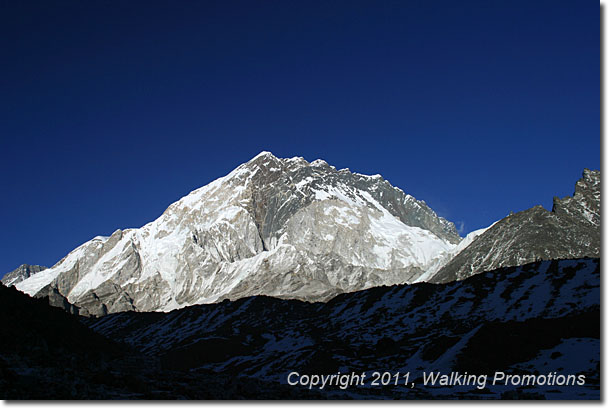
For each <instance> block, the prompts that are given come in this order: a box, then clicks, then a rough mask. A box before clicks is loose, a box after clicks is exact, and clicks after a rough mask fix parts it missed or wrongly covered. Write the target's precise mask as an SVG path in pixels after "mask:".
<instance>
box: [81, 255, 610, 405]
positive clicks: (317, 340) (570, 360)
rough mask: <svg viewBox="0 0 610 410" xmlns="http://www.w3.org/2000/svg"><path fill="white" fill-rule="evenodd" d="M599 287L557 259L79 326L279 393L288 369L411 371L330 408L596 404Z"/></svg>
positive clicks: (585, 264) (166, 362)
mask: <svg viewBox="0 0 610 410" xmlns="http://www.w3.org/2000/svg"><path fill="white" fill-rule="evenodd" d="M599 282H600V270H599V259H579V260H558V261H557V260H556V261H545V262H536V263H531V264H528V265H524V266H521V267H513V268H502V269H498V270H495V271H493V272H488V273H483V274H480V275H476V276H473V277H471V278H468V279H466V280H464V281H460V282H452V283H448V284H429V283H417V284H412V285H395V286H391V287H378V288H374V289H368V290H364V291H359V292H355V293H348V294H342V295H339V296H337V297H335V298H333V299H332V300H330V301H328V302H325V303H313V304H312V303H306V302H301V301H297V300H279V299H274V298H269V297H263V296H256V297H250V298H244V299H240V300H238V301H235V302H229V301H224V302H222V303H220V304H210V305H200V306H191V307H187V308H184V309H180V310H176V311H173V312H169V313H135V312H124V313H119V314H112V315H107V316H105V317H103V318H96V319H93V318H90V319H83V320H84V322H85V323H87V324H88V325H89V326H90V327H91V328H92V329H93V330H95V331H97V332H99V333H101V334H102V335H104V336H106V337H108V338H110V339H113V340H116V341H120V342H124V343H128V344H130V345H131V346H133V347H135V348H137V349H138V350H139V351H140V352H143V353H145V354H147V355H149V356H151V357H156V358H159V359H160V360H161V365H162V367H163V368H165V369H167V370H169V369H171V370H178V371H187V370H188V371H212V372H217V373H218V374H221V375H223V376H227V375H240V376H247V377H251V378H256V379H258V380H261V381H263V382H266V384H267V385H268V386H270V387H272V386H278V387H279V386H282V385H283V386H286V380H287V376H288V375H289V374H290V372H293V371H296V372H299V373H300V374H336V373H337V372H342V373H350V372H352V371H354V372H356V373H358V374H360V373H361V372H363V371H364V372H368V374H369V375H370V374H371V372H372V371H375V370H377V371H381V372H383V371H389V372H391V373H392V374H394V373H395V372H403V373H404V372H411V376H412V379H413V380H414V381H415V383H416V387H415V388H409V387H404V386H402V385H399V386H393V385H392V386H391V388H387V389H383V388H372V387H371V386H370V385H369V386H368V387H364V388H357V387H356V388H350V389H348V390H347V391H344V390H340V389H339V388H334V389H333V388H327V389H326V390H324V391H321V390H317V391H319V392H320V393H321V394H324V395H325V396H326V397H330V398H333V397H334V398H342V397H345V396H347V397H352V398H373V397H381V398H407V399H408V398H456V397H463V398H511V397H512V398H518V397H522V398H549V399H574V398H589V399H599V396H600V392H599V388H600V385H599V376H600V374H599V364H600V362H599V358H600V340H599V338H600V313H599V306H600V289H599ZM424 371H425V372H433V371H440V372H445V373H448V372H451V371H458V372H465V371H466V372H469V373H470V374H489V375H491V376H490V377H493V374H494V372H496V371H503V372H506V373H510V374H536V373H539V374H548V373H550V372H556V373H557V374H578V375H583V376H584V377H585V378H586V383H585V385H584V386H560V387H558V386H553V385H548V386H546V385H545V386H540V387H535V388H532V387H531V386H529V387H527V386H526V387H523V388H522V387H519V386H516V387H515V386H511V385H509V386H491V385H488V386H487V388H486V389H484V390H479V389H477V388H476V387H474V386H463V387H454V386H449V387H446V388H444V389H443V388H438V387H437V388H433V387H430V386H427V387H426V386H423V385H422V381H421V374H422V372H424ZM369 381H370V378H369ZM292 388H293V389H294V390H296V391H299V387H298V386H295V387H292ZM301 391H302V393H303V394H305V393H306V392H307V391H308V390H307V388H306V387H303V388H301Z"/></svg>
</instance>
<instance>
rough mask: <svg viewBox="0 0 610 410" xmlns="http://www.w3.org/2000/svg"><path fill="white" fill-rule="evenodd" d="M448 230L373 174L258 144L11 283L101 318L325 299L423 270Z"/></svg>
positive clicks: (445, 242)
mask: <svg viewBox="0 0 610 410" xmlns="http://www.w3.org/2000/svg"><path fill="white" fill-rule="evenodd" d="M460 239H461V238H460V237H459V235H458V234H457V231H456V229H455V226H454V225H453V224H452V223H450V222H448V221H446V220H445V219H443V218H440V217H438V216H437V215H436V214H435V213H434V211H432V210H431V209H430V208H429V207H428V206H427V205H426V204H425V203H424V202H422V201H417V200H416V199H414V198H413V197H411V196H410V195H406V194H405V193H404V192H403V191H401V190H400V189H397V188H395V187H393V186H392V185H390V184H389V183H388V182H387V181H385V180H384V179H383V178H382V177H381V176H379V175H376V176H365V175H360V174H357V173H352V172H350V171H349V170H339V171H337V170H336V169H335V168H334V167H332V166H330V165H328V164H327V163H326V162H324V161H322V160H317V161H314V162H311V163H309V162H307V161H305V160H304V159H303V158H296V157H295V158H290V159H279V158H276V157H274V156H273V155H272V154H270V153H268V152H263V153H261V154H259V155H257V156H256V157H255V158H253V159H252V160H251V161H249V162H247V163H245V164H242V165H241V166H239V167H238V168H236V169H235V170H234V171H233V172H231V173H230V174H229V175H227V176H225V177H223V178H220V179H218V180H216V181H214V182H212V183H210V184H208V185H206V186H205V187H203V188H200V189H197V190H195V191H193V192H191V193H190V194H189V195H187V196H185V197H184V198H182V199H180V200H179V201H177V202H175V203H174V204H172V205H170V206H169V207H168V209H167V210H166V211H165V212H164V213H163V215H161V217H159V218H158V219H157V220H155V221H153V222H151V223H149V224H147V225H145V226H143V227H142V228H139V229H126V230H117V231H116V232H114V233H113V234H112V235H111V236H110V237H99V236H98V237H95V238H94V239H92V240H91V241H89V242H87V243H85V244H83V245H81V246H80V247H78V248H77V249H75V250H74V251H72V252H71V253H70V254H69V255H67V256H66V257H65V258H64V259H62V260H61V261H60V262H58V263H57V264H56V265H55V266H53V267H52V268H50V269H47V270H45V271H42V272H40V273H38V274H36V275H34V276H31V277H29V278H27V279H25V280H23V281H22V282H19V283H17V284H16V286H17V288H18V289H20V290H22V291H24V292H26V293H28V294H30V295H36V294H38V293H40V292H43V293H44V294H48V292H49V288H48V287H49V286H50V288H51V289H56V290H57V292H59V293H60V294H61V295H64V296H65V297H66V298H67V299H68V301H69V302H70V303H72V304H74V305H77V306H78V307H80V308H81V313H85V314H87V313H88V314H93V315H103V314H106V313H109V312H119V311H128V310H137V311H154V310H163V311H168V310H171V309H175V308H179V307H182V306H188V305H193V304H199V303H210V302H214V301H217V300H222V299H224V298H230V299H237V298H240V297H245V296H251V295H270V296H277V297H288V298H298V299H302V300H311V301H319V300H328V299H330V298H331V297H333V296H335V295H337V294H339V293H343V292H350V291H354V290H360V289H365V288H369V287H373V286H378V285H390V284H395V283H405V282H407V283H409V282H415V281H417V280H420V278H422V277H427V276H430V275H431V274H432V273H433V272H435V271H436V270H438V268H439V267H440V266H442V265H443V264H444V263H445V262H446V261H447V260H448V259H449V258H450V257H451V255H452V250H453V249H455V248H456V246H457V244H458V243H459V242H460Z"/></svg>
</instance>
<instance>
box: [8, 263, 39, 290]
mask: <svg viewBox="0 0 610 410" xmlns="http://www.w3.org/2000/svg"><path fill="white" fill-rule="evenodd" d="M45 269H47V267H46V266H39V265H28V264H25V263H24V264H23V265H21V266H19V267H18V268H17V269H15V270H14V271H12V272H9V273H7V274H6V275H4V277H3V278H2V284H3V285H4V286H12V285H14V284H17V283H19V282H22V281H24V280H26V279H27V278H29V277H30V276H32V275H34V274H36V273H38V272H41V271H43V270H45Z"/></svg>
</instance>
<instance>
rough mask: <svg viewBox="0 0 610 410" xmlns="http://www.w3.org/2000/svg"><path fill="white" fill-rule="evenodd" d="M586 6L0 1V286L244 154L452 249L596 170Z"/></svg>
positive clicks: (136, 221)
mask: <svg viewBox="0 0 610 410" xmlns="http://www.w3.org/2000/svg"><path fill="white" fill-rule="evenodd" d="M599 35H600V28H599V8H598V5H597V3H596V2H591V1H588V2H585V1H582V0H574V1H539V0H536V1H533V0H526V1H515V0H510V1H502V0H494V1H490V0H481V1H438V0H435V1H430V0H421V1H415V0H401V1H381V0H371V1H353V0H351V1H311V0H308V1H243V2H242V1H232V0H222V1H205V0H202V1H187V0H184V1H179V2H178V1H118V0H117V1H93V0H89V1H58V0H55V1H40V2H38V1H2V2H0V50H1V56H2V57H1V63H0V74H1V75H0V96H1V97H0V156H1V158H0V167H1V168H0V171H1V172H0V175H1V176H0V178H1V184H2V185H1V186H2V201H1V205H0V211H1V215H2V226H1V229H0V274H2V273H4V272H8V271H10V270H13V269H15V268H16V267H17V266H18V265H20V264H21V263H30V264H42V265H47V266H51V265H53V264H54V263H56V262H57V261H58V260H59V259H61V258H62V257H63V256H65V255H66V254H67V253H68V252H69V251H71V250H72V249H74V248H75V247H76V246H78V245H80V244H81V243H83V242H85V241H87V240H89V239H91V238H92V237H94V236H96V235H109V234H111V233H112V232H113V231H114V230H115V229H117V228H129V227H139V226H142V225H144V224H145V223H147V222H149V221H151V220H154V219H155V218H157V217H158V216H159V215H160V214H161V213H162V212H163V211H164V210H165V208H166V207H167V206H168V205H169V204H170V203H172V202H174V201H175V200H177V199H179V198H180V197H182V196H184V195H186V194H187V193H188V192H190V191H191V190H193V189H195V188H198V187H200V186H203V185H205V184H207V183H208V182H210V181H212V180H214V179H216V178H217V177H220V176H223V175H225V174H227V173H228V172H229V171H231V170H232V169H233V168H235V167H236V166H238V165H239V164H241V163H243V162H245V161H247V160H249V159H250V158H251V157H253V156H254V155H256V154H257V153H259V152H260V151H262V150H268V151H271V152H273V153H274V154H275V155H276V156H279V157H292V156H302V157H304V158H305V159H307V160H310V161H312V160H314V159H317V158H322V159H325V160H326V161H327V162H329V163H330V164H332V165H335V166H336V167H337V168H345V167H347V168H350V169H351V170H353V171H357V172H360V173H365V174H376V173H379V174H381V175H383V176H384V177H385V178H386V179H387V180H389V181H390V182H391V183H392V184H393V185H395V186H398V187H400V188H402V189H403V190H404V191H405V192H407V193H410V194H411V195H413V196H415V197H416V198H418V199H422V200H425V201H426V202H427V203H428V204H429V205H430V206H431V207H432V208H433V209H434V210H436V211H437V213H439V214H440V215H441V216H444V217H446V218H447V219H449V220H451V221H453V222H455V223H456V225H457V226H458V227H459V228H461V230H462V233H463V234H465V233H467V232H469V231H472V230H474V229H478V228H481V227H485V226H488V225H490V224H491V223H493V222H494V221H496V220H498V219H500V218H502V217H504V216H505V215H507V214H508V213H509V212H510V211H515V212H516V211H520V210H523V209H527V208H529V207H531V206H533V205H536V204H541V205H543V206H545V207H546V208H547V209H550V208H551V206H552V199H553V196H554V195H557V196H565V195H571V194H572V193H573V190H574V183H575V182H576V180H577V179H578V178H579V177H580V175H581V173H582V170H583V168H585V167H586V168H595V169H599V167H600V105H599V104H600V94H599V88H600V66H599V62H600V61H599V54H600V51H599V50H600V48H599V47H600V40H599V38H600V37H599Z"/></svg>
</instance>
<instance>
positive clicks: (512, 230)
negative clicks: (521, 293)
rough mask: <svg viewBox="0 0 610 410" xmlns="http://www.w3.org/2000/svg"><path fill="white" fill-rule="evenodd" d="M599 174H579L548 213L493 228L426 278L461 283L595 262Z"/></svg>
mask: <svg viewBox="0 0 610 410" xmlns="http://www.w3.org/2000/svg"><path fill="white" fill-rule="evenodd" d="M600 187H601V174H600V172H599V171H594V170H593V171H592V170H588V169H585V170H584V172H583V177H582V178H581V179H580V180H578V182H577V183H576V189H575V192H574V195H573V196H571V197H570V196H568V197H565V198H563V199H560V198H557V197H555V198H554V200H553V209H552V211H551V212H549V211H547V210H546V209H544V208H543V207H541V206H535V207H533V208H531V209H528V210H526V211H523V212H519V213H516V214H514V215H510V216H508V217H506V218H504V219H502V220H501V221H499V222H497V223H495V224H494V225H493V226H491V227H490V228H488V229H487V230H486V231H485V232H484V233H482V234H481V235H480V236H478V237H477V238H476V240H474V241H473V242H472V243H471V244H470V245H469V246H468V247H466V248H465V249H464V250H462V251H461V252H460V253H459V254H458V255H457V256H455V257H454V258H453V259H452V260H451V261H450V262H449V263H448V264H446V265H445V266H444V267H443V268H442V269H440V270H439V271H438V272H437V273H435V274H434V275H432V277H431V278H430V279H429V281H431V282H449V281H452V280H461V279H464V278H467V277H469V276H472V275H474V274H476V273H480V272H485V271H489V270H493V269H496V268H499V267H505V266H519V265H522V264H525V263H529V262H534V261H539V260H549V259H559V258H563V259H567V258H582V257H599V255H600V242H601V225H600Z"/></svg>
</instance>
